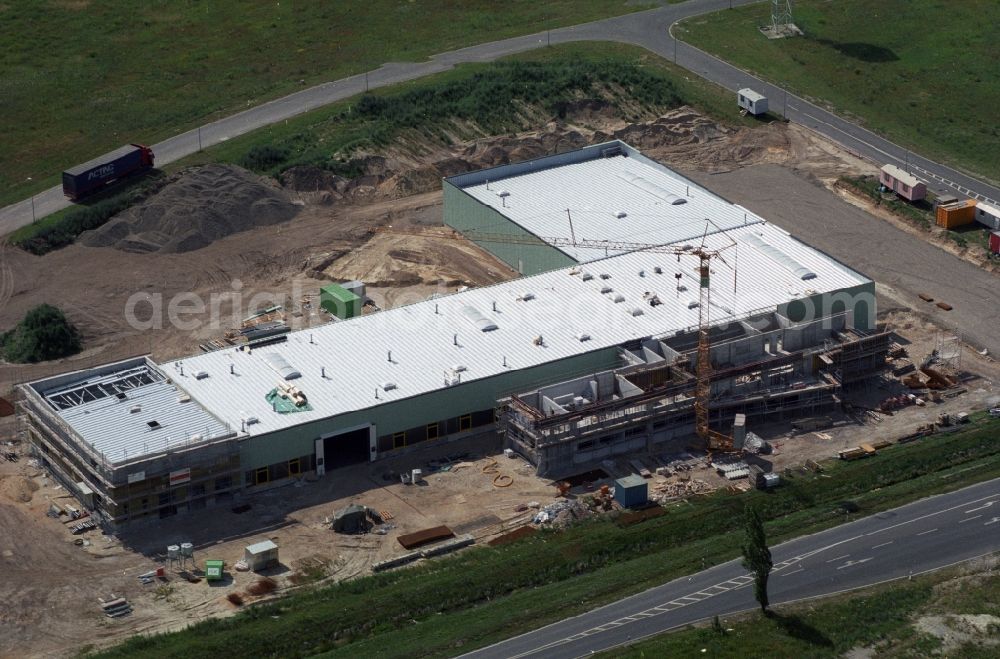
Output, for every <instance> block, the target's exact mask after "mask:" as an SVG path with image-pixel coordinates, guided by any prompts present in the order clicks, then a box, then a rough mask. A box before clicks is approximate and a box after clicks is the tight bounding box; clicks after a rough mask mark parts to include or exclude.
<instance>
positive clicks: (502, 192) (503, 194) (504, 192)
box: [497, 190, 510, 197]
mask: <svg viewBox="0 0 1000 659" xmlns="http://www.w3.org/2000/svg"><path fill="white" fill-rule="evenodd" d="M497 196H498V197H509V196H510V190H497Z"/></svg>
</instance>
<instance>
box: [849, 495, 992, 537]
mask: <svg viewBox="0 0 1000 659" xmlns="http://www.w3.org/2000/svg"><path fill="white" fill-rule="evenodd" d="M997 496H998V495H996V494H991V495H989V496H987V497H982V498H981V499H976V500H975V501H966V502H965V503H963V504H961V505H958V506H952V507H951V508H945V509H943V510H937V511H935V512H933V513H927V514H926V515H921V516H920V517H914V518H913V519H908V520H906V521H905V522H900V523H898V524H893V525H891V526H884V527H882V528H880V529H878V530H875V531H871V532H869V533H866V534H865V535H875V534H876V533H882V532H883V531H888V530H889V529H894V528H897V527H899V526H904V525H906V524H912V523H913V522H917V521H919V520H922V519H927V518H928V517H934V516H935V515H940V514H941V513H947V512H951V511H952V510H958V509H959V508H965V507H966V506H970V505H972V504H974V503H979V502H980V501H987V500H989V499H996V498H997Z"/></svg>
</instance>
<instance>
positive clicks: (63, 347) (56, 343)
mask: <svg viewBox="0 0 1000 659" xmlns="http://www.w3.org/2000/svg"><path fill="white" fill-rule="evenodd" d="M2 343H3V352H4V356H5V357H6V358H7V359H8V360H10V361H12V362H41V361H47V360H49V359H58V358H60V357H67V356H69V355H72V354H75V353H77V352H80V333H79V332H78V331H77V329H76V328H75V327H74V326H73V324H72V323H70V322H69V321H68V320H67V319H66V316H65V315H63V312H62V311H60V310H59V309H57V308H56V307H53V306H51V305H48V304H40V305H38V306H37V307H35V308H34V309H32V310H31V311H29V312H28V313H27V314H25V316H24V319H23V320H22V321H21V322H20V323H18V324H17V326H16V327H15V328H14V329H12V330H11V331H10V332H7V333H6V334H4V335H3V337H2Z"/></svg>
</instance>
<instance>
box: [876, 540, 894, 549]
mask: <svg viewBox="0 0 1000 659" xmlns="http://www.w3.org/2000/svg"><path fill="white" fill-rule="evenodd" d="M893 542H894V541H893V540H890V541H889V542H883V543H882V544H880V545H875V546H874V547H872V549H878V548H879V547H885V546H886V545H891V544H892V543H893Z"/></svg>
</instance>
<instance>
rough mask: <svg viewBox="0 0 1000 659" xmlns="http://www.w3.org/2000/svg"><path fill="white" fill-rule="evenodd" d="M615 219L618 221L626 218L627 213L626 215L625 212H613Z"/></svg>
mask: <svg viewBox="0 0 1000 659" xmlns="http://www.w3.org/2000/svg"><path fill="white" fill-rule="evenodd" d="M615 217H617V218H618V219H619V220H620V219H622V218H623V217H628V213H626V212H625V211H615Z"/></svg>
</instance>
